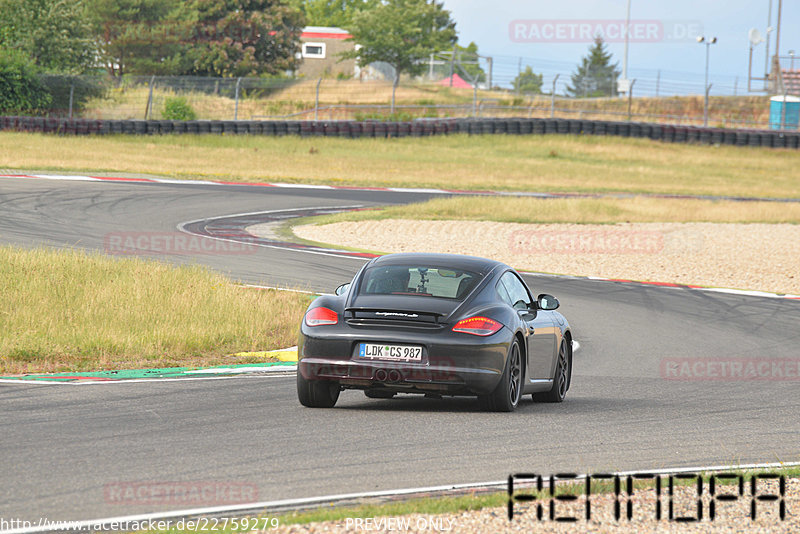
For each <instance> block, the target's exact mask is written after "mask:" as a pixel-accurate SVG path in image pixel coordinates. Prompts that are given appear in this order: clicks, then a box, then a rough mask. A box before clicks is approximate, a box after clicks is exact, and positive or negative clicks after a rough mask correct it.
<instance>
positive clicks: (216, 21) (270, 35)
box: [187, 0, 305, 76]
mask: <svg viewBox="0 0 800 534" xmlns="http://www.w3.org/2000/svg"><path fill="white" fill-rule="evenodd" d="M193 6H194V8H195V9H196V11H197V27H196V29H195V33H194V36H193V38H192V46H191V47H190V48H189V50H188V53H187V55H188V58H189V60H190V63H191V67H190V72H191V74H195V75H201V76H255V75H260V74H279V73H282V72H284V71H288V70H293V69H294V68H295V66H296V64H297V58H296V54H297V53H298V52H299V51H300V34H301V33H302V31H303V26H304V25H305V18H304V16H303V13H302V12H301V11H299V10H298V9H296V8H295V7H293V6H291V5H290V4H289V3H288V2H287V1H286V0H194V4H193Z"/></svg>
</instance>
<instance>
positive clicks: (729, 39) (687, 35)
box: [444, 0, 800, 94]
mask: <svg viewBox="0 0 800 534" xmlns="http://www.w3.org/2000/svg"><path fill="white" fill-rule="evenodd" d="M626 4H627V0H561V1H553V0H527V1H519V0H490V1H486V0H444V5H445V7H446V8H447V9H448V10H450V11H451V13H452V15H453V18H454V19H455V21H456V23H457V29H458V33H459V41H460V42H461V43H464V44H466V43H469V42H470V41H475V42H476V43H477V44H478V47H479V51H480V52H481V53H482V54H484V55H490V56H493V57H495V68H494V72H493V74H494V81H495V83H501V84H507V83H508V82H509V81H510V80H511V79H512V78H513V77H514V76H516V73H517V68H518V65H519V64H520V60H519V58H522V62H521V64H522V66H523V68H524V66H525V65H527V64H531V65H532V67H533V69H534V71H535V72H541V73H543V74H544V75H545V84H548V83H550V82H549V80H552V78H553V77H554V76H555V74H556V73H559V72H560V73H562V74H561V77H560V78H559V83H560V82H561V81H568V76H567V74H568V73H570V72H573V71H574V70H575V66H576V65H577V63H578V62H579V61H580V58H581V57H582V56H583V55H585V54H586V52H587V50H588V47H589V44H590V43H587V42H585V40H586V39H585V37H586V35H587V32H593V31H595V30H596V29H597V28H598V27H600V28H601V29H602V30H604V31H606V32H607V33H608V34H609V35H608V39H607V40H608V41H614V37H616V36H617V31H618V30H619V29H620V28H619V23H623V24H624V20H625V9H626ZM772 4H773V6H772V21H773V22H772V24H773V26H777V8H778V0H772ZM768 9H769V0H668V1H652V0H651V1H643V0H632V2H631V20H632V22H634V23H635V24H636V25H635V26H634V27H633V28H632V32H638V35H637V38H636V39H633V40H632V41H631V43H630V48H629V56H628V77H629V78H636V79H637V82H636V85H638V86H640V88H641V90H647V92H652V91H653V90H654V88H655V80H656V78H657V77H658V71H659V70H660V71H661V74H660V81H659V83H660V90H661V94H670V93H685V92H691V89H693V88H696V89H697V92H700V91H702V85H703V75H704V70H705V46H702V45H700V44H698V43H697V42H696V41H695V37H696V35H695V33H702V34H703V35H706V36H716V37H717V38H718V41H717V43H716V44H714V45H712V46H711V48H710V62H709V64H710V68H709V70H710V79H709V82H710V83H712V84H713V87H712V91H711V92H712V94H714V93H718V94H723V93H731V92H732V91H733V86H734V83H736V78H737V77H738V83H737V90H738V93H739V94H742V93H743V92H744V91H745V90H746V85H747V64H748V53H749V46H750V45H749V41H748V31H749V30H750V29H751V28H757V29H758V30H759V31H760V32H761V33H762V35H765V34H766V28H767V14H768ZM781 19H782V25H781V41H780V52H781V55H788V51H789V50H792V49H794V50H797V51H798V53H800V1H798V0H784V2H783V9H782V17H781ZM582 37H583V39H582ZM616 40H617V41H619V42H610V43H609V49H610V51H611V52H612V53H613V55H614V59H615V60H617V61H619V65H620V68H621V67H622V63H623V61H622V58H623V55H624V53H623V52H624V44H623V43H624V41H623V40H622V39H621V38H618V39H616ZM774 46H775V32H773V33H772V36H771V39H770V48H771V50H773V51H774ZM753 58H754V61H753V65H754V69H753V74H754V75H758V74H761V75H763V72H764V59H765V43H761V44H759V45H758V46H757V47H756V48H755V52H754V55H753ZM788 67H789V65H784V68H788ZM795 68H800V59H798V60H797V61H796V64H795ZM693 84H694V85H693ZM634 93H636V90H635V89H634Z"/></svg>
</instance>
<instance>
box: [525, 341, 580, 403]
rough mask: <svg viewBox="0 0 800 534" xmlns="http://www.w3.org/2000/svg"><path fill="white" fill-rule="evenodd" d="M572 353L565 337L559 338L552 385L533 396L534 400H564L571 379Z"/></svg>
mask: <svg viewBox="0 0 800 534" xmlns="http://www.w3.org/2000/svg"><path fill="white" fill-rule="evenodd" d="M571 359H572V355H571V354H570V350H569V347H567V339H566V338H564V339H562V340H561V347H560V348H559V349H558V361H557V362H556V374H555V376H554V377H553V387H552V388H551V389H550V391H548V392H547V393H544V394H539V395H536V396H534V398H535V399H536V400H541V401H543V402H564V397H566V396H567V390H568V389H569V383H570V381H571V379H572V362H571Z"/></svg>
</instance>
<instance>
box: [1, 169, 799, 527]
mask: <svg viewBox="0 0 800 534" xmlns="http://www.w3.org/2000/svg"><path fill="white" fill-rule="evenodd" d="M422 198H424V195H420V194H411V193H391V192H377V191H341V190H340V191H324V190H304V189H283V188H267V187H248V186H227V187H223V186H209V185H168V184H131V183H100V182H97V183H94V182H68V181H51V180H33V179H0V242H2V243H14V244H18V245H23V246H34V245H38V244H46V245H51V246H56V247H73V246H77V247H83V248H87V249H98V250H103V249H104V246H105V243H106V239H107V237H106V236H107V234H108V233H109V232H172V231H175V229H176V227H177V225H178V224H180V223H183V222H186V221H192V220H197V219H202V218H205V217H214V216H221V215H229V214H235V213H244V212H255V211H267V210H280V209H289V208H300V207H333V206H352V205H364V206H369V205H376V204H389V203H403V202H410V201H414V200H420V199H422ZM165 259H168V260H170V261H175V262H178V263H186V262H192V261H197V262H201V263H204V264H207V265H209V266H211V267H213V268H215V269H218V270H220V271H222V272H225V273H227V274H229V275H230V276H231V277H232V278H235V279H238V280H241V281H244V282H248V283H260V284H266V285H280V286H288V287H296V288H303V289H311V290H317V291H331V290H332V289H333V288H334V287H336V285H338V284H339V283H341V282H344V281H347V280H348V279H349V278H350V277H351V276H352V274H353V273H354V272H355V271H356V270H357V269H358V268H359V266H360V265H361V264H362V262H363V260H360V259H357V258H346V257H332V256H325V255H315V254H309V253H307V252H301V251H291V250H278V249H272V248H259V249H258V250H256V251H255V252H254V253H251V254H228V255H222V254H217V255H209V254H205V255H198V256H196V257H193V256H192V255H191V254H184V255H180V254H178V255H172V256H168V257H165ZM1 267H2V266H0V268H1ZM528 281H529V283H531V284H532V286H533V288H534V291H536V292H548V293H552V294H554V295H556V296H557V297H558V298H559V299H560V300H561V303H562V310H563V312H564V314H565V315H566V316H567V317H568V318H569V320H570V322H571V323H572V326H573V329H574V332H575V336H576V339H578V340H579V341H580V344H581V349H580V351H579V352H577V353H576V356H575V364H574V367H575V374H574V378H573V385H572V389H571V391H570V393H569V394H568V397H567V401H566V402H564V403H563V404H559V405H548V404H538V403H537V404H534V403H533V402H531V401H530V398H529V397H528V399H527V400H525V401H523V402H522V404H521V406H520V408H519V409H518V411H517V412H515V413H512V414H497V413H486V412H482V411H480V410H479V409H478V407H477V405H476V403H475V401H473V400H471V399H445V400H436V399H422V398H416V397H409V398H401V399H396V400H371V399H366V398H365V397H364V396H363V394H361V393H359V392H352V391H348V392H344V393H343V394H342V396H341V397H340V400H339V403H338V404H337V407H336V408H335V409H333V410H312V409H307V408H303V407H301V406H300V404H299V403H298V402H297V399H296V394H295V383H294V378H291V377H265V376H241V377H236V378H225V379H219V380H183V381H161V382H159V381H153V382H147V383H143V382H135V383H110V384H98V385H75V384H72V385H69V384H67V385H36V384H30V383H28V384H25V383H23V384H18V385H17V384H6V383H2V384H0V433H1V435H2V440H0V473H2V475H0V477H1V478H0V480H2V482H3V483H2V484H0V514H2V516H3V517H6V518H18V519H29V520H34V521H36V520H38V518H40V517H46V518H48V519H50V520H59V519H94V518H101V517H110V516H121V515H127V514H135V513H145V512H154V511H161V510H170V509H181V508H191V507H193V506H194V505H195V504H196V503H190V504H191V505H190V506H185V505H181V504H180V503H169V502H161V503H155V504H153V503H150V502H136V501H135V500H133V501H131V500H128V501H126V502H120V499H119V498H118V496H119V495H120V492H123V491H124V490H125V488H126V487H130V484H132V483H143V484H151V485H154V484H180V483H198V482H201V483H202V482H214V483H220V484H231V485H239V486H242V487H244V488H246V489H247V491H245V492H244V493H245V495H244V496H243V499H244V500H245V501H255V500H257V501H265V500H277V499H288V498H300V497H313V496H321V495H330V494H338V493H347V492H361V491H374V490H389V489H395V488H409V487H421V486H433V485H440V484H450V483H468V482H480V481H489V480H502V479H505V478H506V477H507V476H508V475H509V474H511V473H518V472H534V473H540V474H545V475H549V474H551V473H558V472H594V473H599V472H607V471H614V470H632V469H657V468H665V467H673V466H699V465H716V464H723V463H724V464H737V463H750V462H775V461H785V462H790V461H797V460H800V441H799V440H798V436H800V417H798V413H800V390H799V389H798V381H797V378H794V379H793V380H738V381H737V380H712V381H687V380H670V379H667V378H665V377H662V364H663V361H664V359H666V358H697V357H713V358H733V359H737V358H760V359H767V360H768V361H770V362H774V361H778V360H780V359H784V358H794V359H796V358H797V357H798V356H799V355H800V351H799V350H798V344H799V343H798V342H800V327H798V326H799V325H800V301H787V300H780V299H770V298H759V297H749V296H740V295H728V294H719V293H712V292H705V291H690V290H687V289H675V288H661V287H652V286H641V285H635V284H622V283H615V282H600V281H590V280H569V279H561V278H555V277H538V276H537V277H530V278H529V279H528ZM234 500H235V499H234ZM226 503H227V502H217V501H215V502H210V503H206V504H211V505H213V504H226Z"/></svg>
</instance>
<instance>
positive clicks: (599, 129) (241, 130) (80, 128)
mask: <svg viewBox="0 0 800 534" xmlns="http://www.w3.org/2000/svg"><path fill="white" fill-rule="evenodd" d="M0 131H17V132H42V133H50V134H59V135H180V134H192V135H207V134H215V135H264V136H283V135H296V136H301V137H315V136H325V137H342V138H359V137H377V138H393V137H423V136H432V135H436V136H439V135H453V134H461V135H497V134H503V135H547V134H561V135H565V134H568V135H614V136H620V137H638V138H643V139H652V140H655V141H664V142H668V143H695V144H703V145H709V144H710V145H729V146H739V147H744V146H750V147H770V148H783V149H800V132H796V131H786V130H784V131H772V130H744V129H726V128H701V127H696V126H680V125H673V124H656V123H640V122H622V121H593V120H583V119H547V118H544V119H543V118H508V119H506V118H468V119H463V118H462V119H418V120H412V121H405V122H383V121H375V120H367V121H349V120H348V121H333V120H329V121H280V120H279V121H271V120H265V121H257V120H243V121H233V120H192V121H169V120H141V119H128V120H116V119H113V120H99V119H80V118H73V119H70V118H65V117H28V116H13V115H3V116H0Z"/></svg>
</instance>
